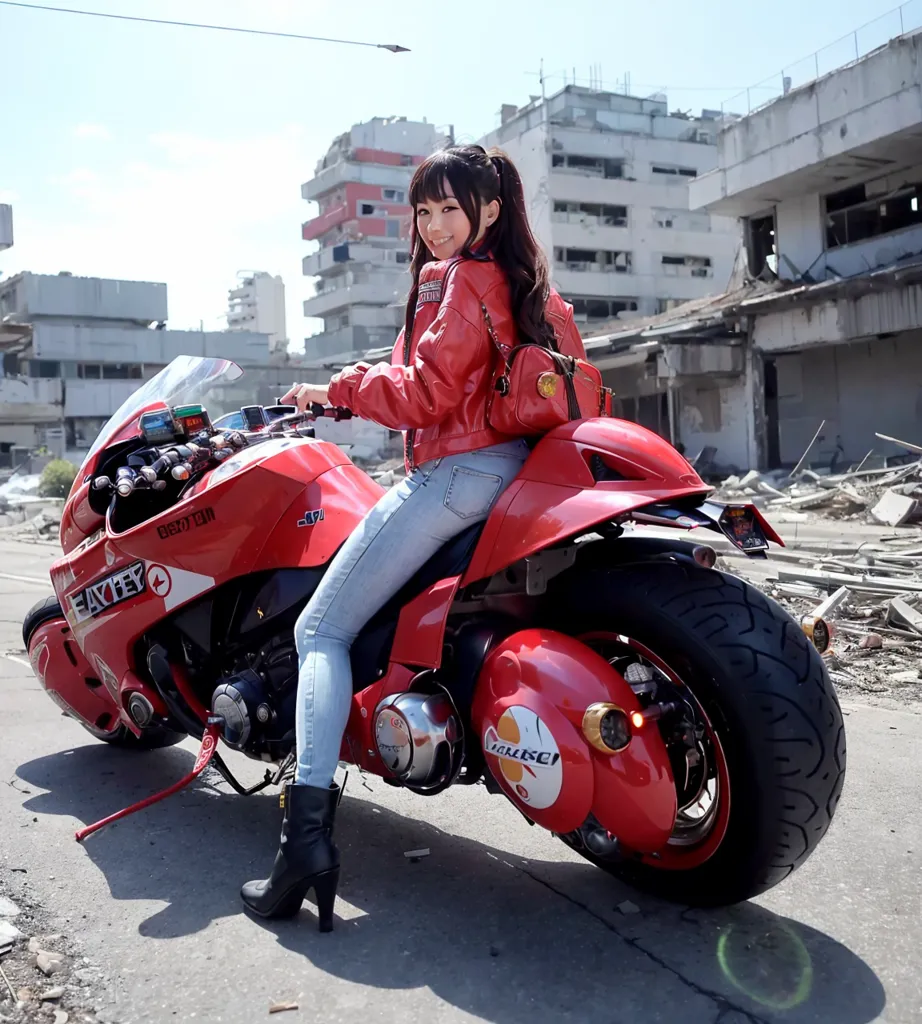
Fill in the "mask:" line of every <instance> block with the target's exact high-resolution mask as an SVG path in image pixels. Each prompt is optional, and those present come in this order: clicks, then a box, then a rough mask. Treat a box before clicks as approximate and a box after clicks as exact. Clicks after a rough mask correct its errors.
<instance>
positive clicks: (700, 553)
mask: <svg viewBox="0 0 922 1024" xmlns="http://www.w3.org/2000/svg"><path fill="white" fill-rule="evenodd" d="M692 558H694V560H695V561H696V562H697V563H698V565H700V566H703V567H704V568H705V569H713V568H714V565H715V564H716V562H717V552H716V551H715V550H714V549H713V548H712V547H711V546H710V545H709V544H699V545H698V546H697V547H696V548H695V550H694V551H693V552H692Z"/></svg>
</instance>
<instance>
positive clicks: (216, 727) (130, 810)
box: [76, 719, 221, 843]
mask: <svg viewBox="0 0 922 1024" xmlns="http://www.w3.org/2000/svg"><path fill="white" fill-rule="evenodd" d="M220 734H221V721H220V719H218V720H217V721H213V720H209V723H208V727H207V728H206V729H205V733H204V735H203V736H202V746H201V749H200V750H199V752H198V757H197V758H196V759H195V764H194V765H193V766H192V771H191V772H189V774H188V775H187V776H186V777H185V778H183V779H180V780H179V782H174V783H173V785H172V786H170V787H169V789H165V790H164V791H163V792H162V793H156V794H154V796H149V797H147V798H146V799H144V800H139V801H138V802H137V803H136V804H132V805H131V806H130V807H126V808H125V809H124V810H123V811H118V812H117V813H116V814H110V815H109V817H108V818H103V819H102V821H97V822H96V823H95V824H94V825H87V826H86V828H81V829H80V830H79V831H78V832H77V833H76V838H77V842H78V843H82V842H83V840H84V839H86V837H87V836H91V835H92V834H93V833H94V832H98V831H99V830H100V829H101V828H105V827H106V825H111V824H112V823H113V822H114V821H118V820H119V819H120V818H127V817H128V815H129V814H134V813H135V812H136V811H143V810H144V808H145V807H150V806H151V804H156V803H159V802H160V801H161V800H166V798H167V797H168V796H172V795H173V794H174V793H178V792H179V791H180V790H181V789H184V788H185V787H186V786H188V785H189V783H190V782H192V781H193V779H196V778H198V776H199V775H201V774H202V772H203V771H204V770H205V768H206V767H207V766H208V762H209V761H210V760H211V759H212V757H213V756H214V754H215V751H216V750H217V749H218V736H220Z"/></svg>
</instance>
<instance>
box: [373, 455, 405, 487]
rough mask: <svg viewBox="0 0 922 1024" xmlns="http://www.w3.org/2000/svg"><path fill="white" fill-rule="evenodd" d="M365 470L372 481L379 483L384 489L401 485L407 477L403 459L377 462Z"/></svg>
mask: <svg viewBox="0 0 922 1024" xmlns="http://www.w3.org/2000/svg"><path fill="white" fill-rule="evenodd" d="M365 470H366V472H367V473H368V475H369V476H370V477H371V479H372V480H375V481H377V482H378V483H379V484H380V485H381V486H382V487H384V488H388V487H393V486H394V484H399V483H400V482H401V480H403V479H404V477H405V476H406V466H405V464H404V461H403V459H402V458H401V459H387V460H386V461H385V462H376V463H374V464H373V465H369V466H367V467H365Z"/></svg>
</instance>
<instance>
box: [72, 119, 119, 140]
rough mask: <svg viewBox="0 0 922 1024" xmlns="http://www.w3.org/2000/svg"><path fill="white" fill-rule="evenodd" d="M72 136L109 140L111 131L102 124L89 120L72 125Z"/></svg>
mask: <svg viewBox="0 0 922 1024" xmlns="http://www.w3.org/2000/svg"><path fill="white" fill-rule="evenodd" d="M73 136H74V138H75V139H95V140H97V141H99V142H109V141H111V139H112V133H111V132H110V131H109V129H108V128H107V127H106V126H105V125H104V124H91V123H89V122H83V123H81V124H78V125H74V129H73Z"/></svg>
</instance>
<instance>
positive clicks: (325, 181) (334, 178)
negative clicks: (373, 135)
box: [301, 160, 415, 202]
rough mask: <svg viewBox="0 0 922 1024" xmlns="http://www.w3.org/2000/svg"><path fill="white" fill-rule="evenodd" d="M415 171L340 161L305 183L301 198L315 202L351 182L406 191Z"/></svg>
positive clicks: (408, 168)
mask: <svg viewBox="0 0 922 1024" xmlns="http://www.w3.org/2000/svg"><path fill="white" fill-rule="evenodd" d="M414 169H415V168H413V167H393V166H387V165H385V164H366V163H356V162H353V161H349V160H340V161H339V162H338V163H335V164H333V166H332V167H325V168H324V169H323V170H322V171H321V172H320V173H319V174H318V175H317V176H316V177H314V178H311V180H310V181H308V182H305V183H304V184H303V185H302V186H301V198H302V199H307V200H309V201H311V202H315V201H316V200H317V199H319V198H320V197H321V196H323V195H326V193H327V192H329V191H331V190H332V189H334V188H338V187H339V186H341V185H346V184H348V183H350V182H358V183H360V184H362V185H381V186H382V187H383V188H403V189H405V188H406V187H407V186H408V185H409V184H410V178H411V177H412V175H413V171H414Z"/></svg>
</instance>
